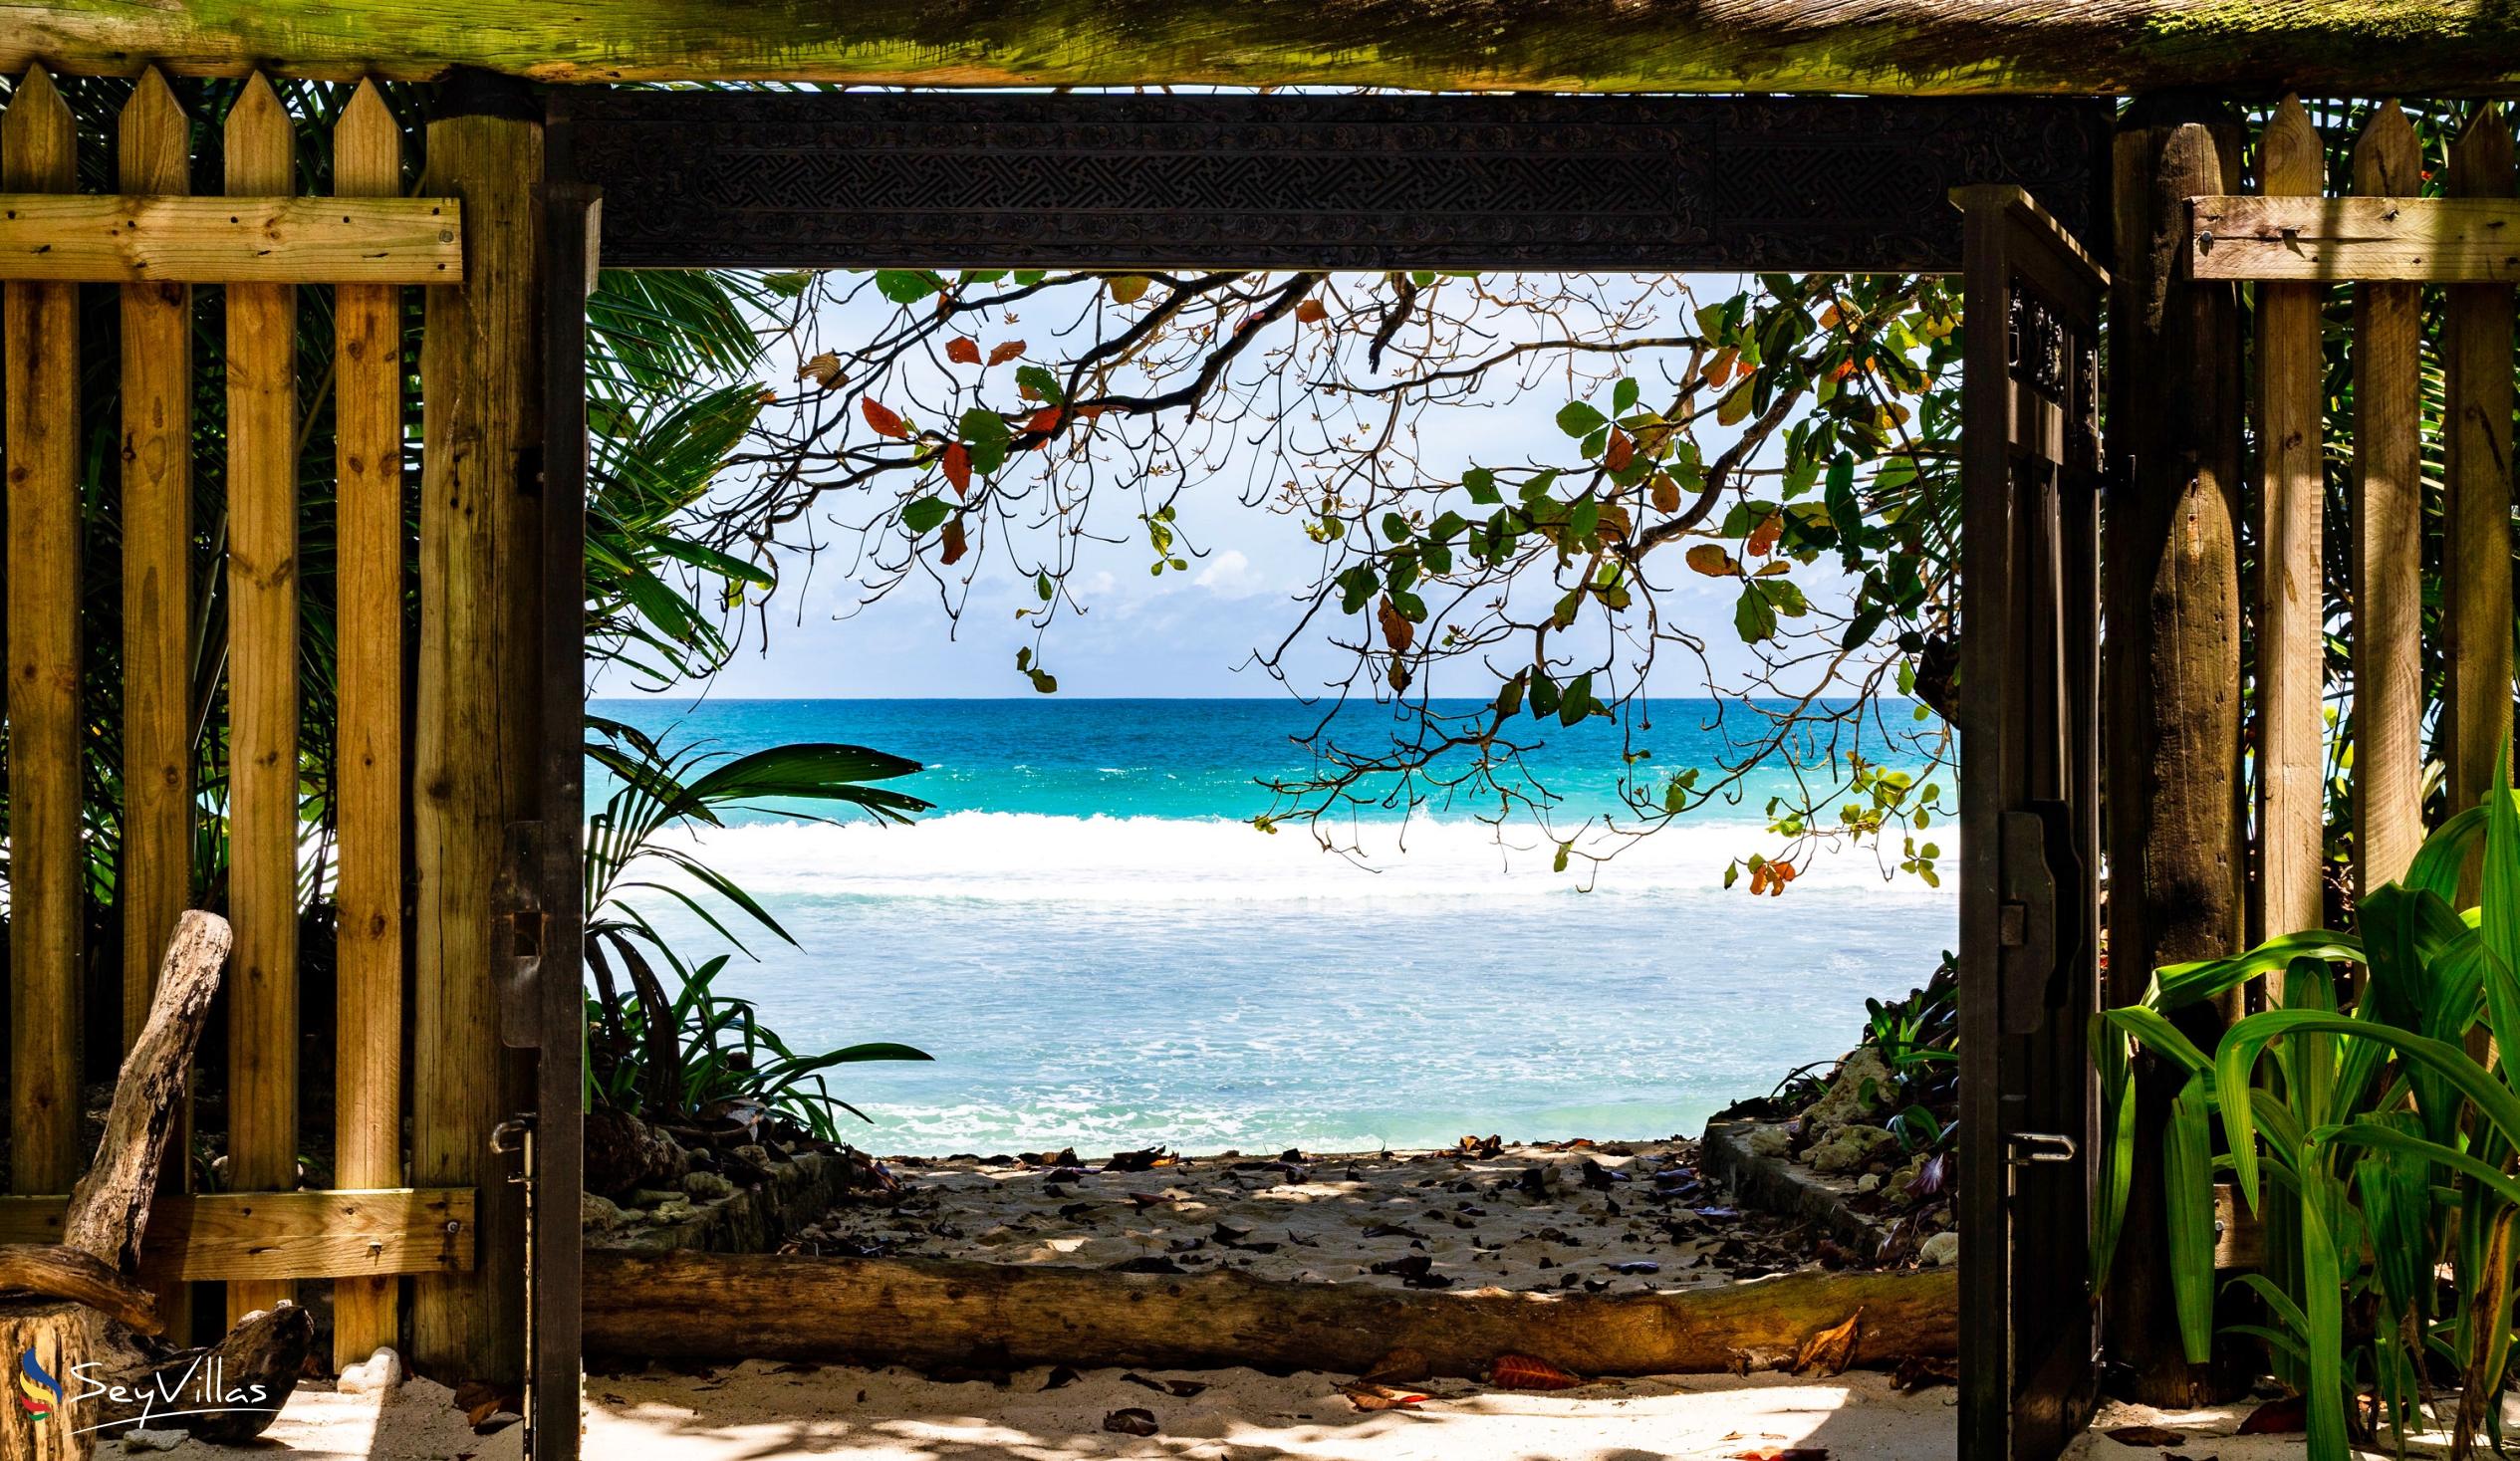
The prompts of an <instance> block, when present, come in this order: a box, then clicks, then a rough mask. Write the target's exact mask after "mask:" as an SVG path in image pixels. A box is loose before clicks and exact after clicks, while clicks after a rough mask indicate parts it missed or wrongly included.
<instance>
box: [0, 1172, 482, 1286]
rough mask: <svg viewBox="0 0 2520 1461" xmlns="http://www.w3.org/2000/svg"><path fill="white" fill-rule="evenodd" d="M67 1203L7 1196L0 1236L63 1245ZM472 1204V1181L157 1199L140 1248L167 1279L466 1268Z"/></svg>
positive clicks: (143, 1261)
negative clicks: (455, 1184) (462, 1184)
mask: <svg viewBox="0 0 2520 1461" xmlns="http://www.w3.org/2000/svg"><path fill="white" fill-rule="evenodd" d="M69 1201H70V1199H68V1198H66V1197H60V1196H32V1197H0V1243H59V1242H61V1241H62V1229H63V1223H64V1213H65V1212H66V1210H67V1208H68V1206H69ZM474 1208H475V1202H474V1198H473V1191H472V1189H471V1188H469V1187H441V1188H420V1187H397V1188H387V1189H383V1190H378V1191H366V1192H362V1191H352V1190H348V1189H344V1190H340V1191H312V1190H310V1191H304V1192H196V1193H193V1194H191V1195H190V1196H185V1197H160V1198H159V1199H157V1202H156V1203H155V1205H154V1206H152V1207H151V1208H150V1210H149V1216H148V1232H147V1235H146V1237H145V1239H144V1241H143V1242H142V1243H141V1245H140V1277H141V1278H142V1279H144V1280H147V1281H149V1282H151V1283H162V1282H166V1281H169V1280H173V1279H196V1280H208V1279H238V1278H245V1279H260V1280H272V1279H292V1278H302V1279H340V1278H351V1277H362V1278H373V1277H376V1276H378V1275H383V1274H415V1273H460V1272H464V1271H466V1270H469V1269H470V1268H471V1267H472V1266H473V1264H474V1262H475V1252H474V1246H475V1245H474V1240H473V1226H474V1220H475V1212H474ZM449 1224H452V1225H453V1226H452V1228H451V1230H450V1229H449V1226H448V1225H449Z"/></svg>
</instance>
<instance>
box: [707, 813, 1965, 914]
mask: <svg viewBox="0 0 2520 1461" xmlns="http://www.w3.org/2000/svg"><path fill="white" fill-rule="evenodd" d="M1335 836H1336V838H1337V839H1338V840H1340V841H1341V842H1342V844H1343V847H1342V849H1341V850H1339V851H1325V850H1324V848H1323V847H1322V845H1321V842H1320V840H1318V839H1317V838H1316V837H1315V835H1314V834H1313V833H1312V832H1311V831H1310V830H1308V829H1306V828H1304V827H1301V826H1289V827H1284V828H1281V829H1280V830H1279V831H1278V832H1276V833H1274V834H1268V833H1262V832H1260V831H1258V830H1257V829H1255V828H1253V827H1252V826H1251V825H1250V824H1248V823H1243V822H1233V821H1228V820H1225V819H1222V818H1204V819H1195V818H1182V819H1176V818H1155V817H1065V816H1046V815H1039V814H1031V813H1008V812H956V813H950V814H947V815H944V816H939V817H930V818H927V819H925V820H923V821H921V822H919V823H918V824H917V825H915V826H912V827H881V826H876V825H874V824H871V823H865V822H850V823H843V824H839V825H824V824H815V823H797V822H778V823H756V824H749V825H742V826H736V827H728V828H714V829H707V830H703V831H701V832H698V833H696V834H694V835H693V841H694V842H695V843H696V844H697V846H696V848H695V851H697V852H700V853H701V854H702V855H703V856H704V857H705V858H706V859H707V860H708V861H709V862H710V863H712V864H713V865H715V866H717V867H718V868H720V869H722V870H724V871H725V872H727V873H729V874H731V875H732V876H734V877H735V879H736V880H737V881H738V882H740V883H742V884H743V885H745V886H746V887H748V888H751V889H752V890H754V891H755V892H758V893H764V894H769V895H772V896H779V897H796V896H805V897H816V896H820V897H853V896H854V897H901V898H909V897H917V898H976V899H985V900H992V901H1060V902H1111V903H1163V902H1197V903H1213V902H1269V901H1285V900H1311V899H1322V900H1339V899H1374V898H1420V897H1425V896H1429V895H1454V896H1464V897H1477V898H1481V899H1492V898H1514V899H1521V898H1539V897H1560V896H1569V895H1573V894H1575V893H1578V892H1580V891H1583V890H1586V889H1587V888H1588V887H1589V888H1590V889H1592V890H1594V891H1598V892H1601V893H1607V894H1612V895H1617V896H1635V895H1638V894H1646V893H1672V892H1688V893H1705V892H1711V891H1714V890H1717V889H1719V888H1720V887H1721V885H1722V881H1723V873H1724V867H1725V864H1726V863H1727V862H1728V861H1730V860H1732V859H1733V858H1735V857H1739V856H1746V855H1747V854H1749V853H1752V852H1769V853H1773V852H1775V851H1776V850H1777V846H1778V844H1777V840H1776V839H1775V838H1773V837H1770V836H1768V835H1767V834H1766V833H1765V832H1764V831H1763V830H1762V829H1760V828H1759V827H1756V826H1754V825H1750V824H1745V823H1718V822H1707V823H1695V824H1690V823H1682V824H1675V825H1673V826H1671V827H1668V828H1665V829H1663V830H1661V831H1659V832H1657V833H1655V834H1653V835H1652V836H1650V837H1646V838H1643V839H1641V840H1637V841H1634V842H1630V843H1627V844H1625V845H1620V844H1615V843H1596V844H1590V845H1589V846H1597V847H1599V848H1600V850H1601V851H1605V852H1609V851H1613V850H1616V852H1617V855H1616V856H1614V857H1612V858H1611V859H1610V860H1609V861H1607V862H1604V863H1601V864H1598V865H1593V864H1588V863H1587V862H1586V861H1585V860H1584V859H1582V858H1581V857H1579V858H1577V859H1575V861H1574V862H1573V864H1572V865H1571V866H1570V868H1569V870H1567V871H1565V872H1557V871H1554V870H1553V869H1552V867H1551V863H1552V862H1553V860H1554V859H1555V857H1556V853H1557V848H1556V845H1555V844H1553V843H1551V842H1550V841H1548V840H1547V838H1546V837H1545V836H1543V835H1542V834H1541V833H1540V832H1539V831H1538V830H1537V829H1535V828H1533V827H1530V826H1528V825H1523V826H1516V825H1511V824H1509V825H1507V826H1505V827H1503V828H1498V827H1493V826H1490V825H1488V824H1485V823H1481V822H1476V821H1469V820H1457V819H1445V820H1433V819H1424V818H1420V819H1416V820H1412V821H1410V822H1408V823H1406V824H1404V825H1403V824H1399V823H1366V824H1354V825H1342V826H1341V827H1339V828H1338V829H1336V834H1335ZM1936 838H1937V840H1938V841H1939V842H1940V844H1941V852H1942V857H1941V867H1942V870H1943V871H1944V873H1945V874H1946V877H1948V876H1949V875H1950V874H1952V873H1954V872H1955V870H1956V867H1957V858H1958V837H1957V833H1956V829H1954V830H1950V831H1942V830H1937V832H1936ZM1948 887H1949V883H1948V882H1946V885H1945V889H1944V890H1943V891H1940V892H1936V891H1935V890H1933V889H1930V888H1928V887H1926V886H1925V885H1924V884H1922V883H1921V882H1920V881H1918V880H1917V879H1915V878H1914V877H1911V876H1904V875H1897V876H1890V877H1887V878H1886V877H1885V875H1884V872H1883V870H1882V866H1881V863H1880V862H1879V860H1878V859H1877V858H1876V856H1875V853H1874V851H1873V850H1872V849H1871V848H1864V849H1859V850H1852V851H1842V852H1826V853H1823V854H1821V855H1818V856H1815V857H1812V858H1810V859H1809V861H1808V863H1807V865H1805V866H1804V867H1803V868H1802V869H1801V876H1799V877H1798V878H1797V879H1796V880H1795V882H1794V885H1793V887H1792V888H1791V889H1790V890H1789V891H1788V893H1787V894H1786V901H1787V902H1792V901H1795V900H1796V899H1812V898H1821V899H1826V900H1828V901H1829V902H1831V903H1833V904H1839V905H1843V904H1844V903H1845V902H1847V901H1849V900H1853V901H1858V902H1867V903H1869V902H1873V901H1875V900H1883V899H1887V900H1891V901H1895V902H1899V903H1905V904H1908V905H1910V906H1913V905H1915V904H1916V903H1917V902H1918V901H1920V900H1921V901H1925V902H1930V901H1932V900H1935V899H1947V898H1948V897H1949V896H1950V893H1949V891H1948ZM1729 896H1730V897H1735V898H1747V897H1749V896H1750V894H1749V893H1748V891H1747V889H1746V888H1736V889H1734V890H1733V891H1732V892H1731V893H1730V894H1729Z"/></svg>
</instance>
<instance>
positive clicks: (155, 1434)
mask: <svg viewBox="0 0 2520 1461" xmlns="http://www.w3.org/2000/svg"><path fill="white" fill-rule="evenodd" d="M190 1439H192V1433H191V1432H190V1431H183V1430H141V1429H138V1428H137V1427H134V1428H132V1429H130V1430H126V1431H125V1432H123V1449H124V1451H125V1452H126V1453H131V1452H138V1451H171V1450H173V1449H174V1448H175V1447H177V1446H180V1445H182V1444H183V1443H184V1442H185V1441H188V1440H190Z"/></svg>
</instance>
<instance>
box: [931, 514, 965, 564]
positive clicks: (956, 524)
mask: <svg viewBox="0 0 2520 1461" xmlns="http://www.w3.org/2000/svg"><path fill="white" fill-rule="evenodd" d="M970 546H971V543H970V540H969V539H967V538H965V537H963V536H962V519H961V518H959V517H952V518H947V519H946V520H945V551H944V553H943V555H942V556H940V557H939V558H938V560H937V561H938V562H939V563H942V564H943V565H944V566H945V567H947V568H951V567H953V566H954V564H955V563H957V562H959V561H960V560H961V558H962V554H963V550H964V549H966V548H969V547H970Z"/></svg>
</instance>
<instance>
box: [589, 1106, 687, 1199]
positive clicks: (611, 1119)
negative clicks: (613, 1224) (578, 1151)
mask: <svg viewBox="0 0 2520 1461" xmlns="http://www.w3.org/2000/svg"><path fill="white" fill-rule="evenodd" d="M586 1152H587V1156H586V1161H587V1168H586V1171H587V1190H588V1191H590V1192H601V1193H603V1194H605V1195H606V1196H608V1197H612V1196H618V1195H619V1194H621V1193H624V1192H628V1191H630V1190H631V1189H632V1188H634V1187H637V1186H639V1185H640V1184H641V1183H644V1182H647V1181H649V1180H652V1179H653V1178H656V1177H660V1176H663V1175H665V1174H666V1172H667V1170H668V1169H669V1168H670V1167H671V1165H672V1160H673V1152H674V1146H673V1139H672V1138H671V1137H669V1136H667V1135H665V1133H663V1132H662V1131H659V1130H657V1129H656V1128H655V1127H653V1126H650V1125H648V1124H647V1123H646V1122H645V1121H642V1120H640V1119H639V1118H638V1117H636V1116H634V1115H632V1114H630V1112H629V1111H625V1110H616V1109H614V1108H612V1107H611V1106H601V1105H600V1106H597V1107H595V1108H594V1109H593V1110H590V1111H588V1112H587V1116H586Z"/></svg>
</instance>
